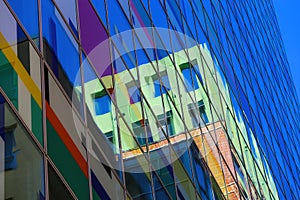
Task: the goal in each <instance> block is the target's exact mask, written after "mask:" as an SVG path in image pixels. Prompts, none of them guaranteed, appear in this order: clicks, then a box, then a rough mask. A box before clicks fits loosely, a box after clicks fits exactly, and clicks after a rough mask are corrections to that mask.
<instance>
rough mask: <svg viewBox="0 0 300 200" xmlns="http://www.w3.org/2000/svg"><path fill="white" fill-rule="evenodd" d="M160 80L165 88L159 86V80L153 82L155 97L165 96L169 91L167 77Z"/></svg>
mask: <svg viewBox="0 0 300 200" xmlns="http://www.w3.org/2000/svg"><path fill="white" fill-rule="evenodd" d="M160 78H161V82H162V84H163V85H164V86H165V88H164V87H163V86H161V84H160V81H159V79H155V80H153V83H154V96H155V97H158V96H160V95H162V94H165V93H166V92H167V91H168V90H170V89H171V87H170V83H169V79H168V76H161V77H160ZM160 88H161V89H160Z"/></svg>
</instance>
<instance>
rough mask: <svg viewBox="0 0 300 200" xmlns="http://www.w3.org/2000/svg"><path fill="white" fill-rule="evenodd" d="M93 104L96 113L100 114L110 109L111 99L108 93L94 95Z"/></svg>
mask: <svg viewBox="0 0 300 200" xmlns="http://www.w3.org/2000/svg"><path fill="white" fill-rule="evenodd" d="M94 106H95V112H96V115H102V114H105V113H108V112H110V111H111V99H110V97H109V96H108V95H104V96H100V97H95V98H94Z"/></svg>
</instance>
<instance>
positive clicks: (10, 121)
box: [0, 95, 45, 200]
mask: <svg viewBox="0 0 300 200" xmlns="http://www.w3.org/2000/svg"><path fill="white" fill-rule="evenodd" d="M0 136H1V137H0V158H1V160H0V165H1V166H0V168H1V169H4V177H3V176H0V185H1V187H4V194H0V195H4V196H0V199H16V200H18V199H28V200H31V199H44V198H45V194H44V164H43V157H42V154H41V153H40V152H39V150H38V149H37V147H36V146H35V145H34V143H33V141H32V139H31V138H30V136H29V135H28V134H27V132H26V131H25V129H24V128H23V126H22V124H21V123H20V122H19V121H18V119H17V117H16V116H15V114H14V113H13V112H12V110H11V108H10V107H9V105H8V104H7V103H6V102H5V100H4V98H3V97H2V95H1V96H0Z"/></svg>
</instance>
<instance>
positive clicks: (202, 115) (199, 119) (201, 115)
mask: <svg viewBox="0 0 300 200" xmlns="http://www.w3.org/2000/svg"><path fill="white" fill-rule="evenodd" d="M188 109H189V113H190V117H191V119H192V124H193V128H199V127H202V126H204V124H207V123H208V122H209V121H208V118H207V115H206V112H205V106H204V103H203V101H202V100H201V101H199V102H198V103H197V104H196V105H195V104H193V103H192V104H189V105H188Z"/></svg>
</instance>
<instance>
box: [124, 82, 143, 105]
mask: <svg viewBox="0 0 300 200" xmlns="http://www.w3.org/2000/svg"><path fill="white" fill-rule="evenodd" d="M127 90H128V96H129V101H130V104H135V103H137V102H140V101H141V94H140V91H139V89H138V87H137V86H136V85H135V84H134V83H132V84H130V86H129V85H127Z"/></svg>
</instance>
